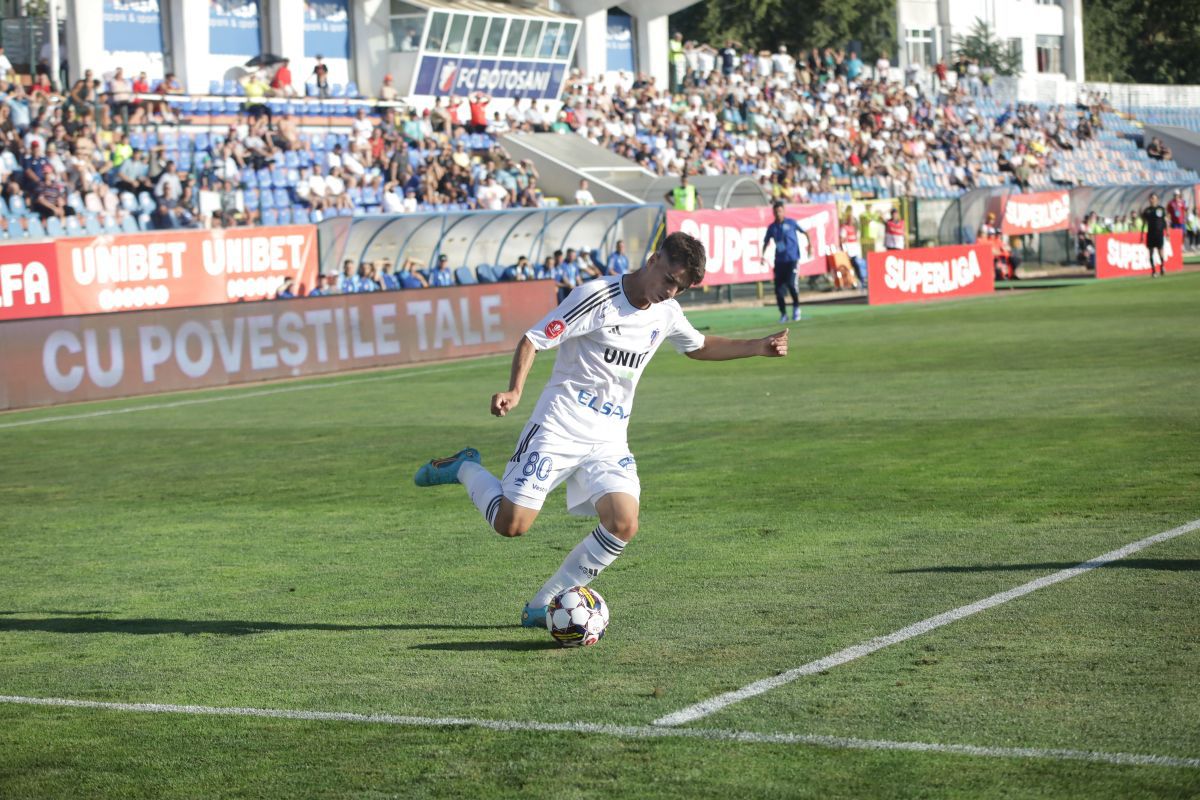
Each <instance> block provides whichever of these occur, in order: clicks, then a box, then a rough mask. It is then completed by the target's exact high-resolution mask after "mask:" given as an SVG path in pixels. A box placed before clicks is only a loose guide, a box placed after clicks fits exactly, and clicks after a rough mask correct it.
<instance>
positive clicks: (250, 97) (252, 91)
mask: <svg viewBox="0 0 1200 800" xmlns="http://www.w3.org/2000/svg"><path fill="white" fill-rule="evenodd" d="M241 84H242V90H243V91H244V92H245V93H246V102H245V103H244V105H243V108H244V109H245V111H246V114H247V115H248V116H249V117H250V118H251V119H258V118H259V117H264V116H265V117H266V118H267V126H268V127H269V126H270V125H271V123H272V119H271V107H270V106H269V105H268V104H267V99H266V98H267V92H269V91H270V89H271V86H270V84H268V83H267V82H266V81H264V80H263V77H262V74H261V73H260V72H259V71H258V70H255V71H254V72H251V73H250V74H249V75H247V76H246V77H244V78H242V80H241Z"/></svg>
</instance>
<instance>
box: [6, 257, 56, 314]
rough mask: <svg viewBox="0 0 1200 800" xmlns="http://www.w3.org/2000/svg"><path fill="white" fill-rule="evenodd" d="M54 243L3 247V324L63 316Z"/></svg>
mask: <svg viewBox="0 0 1200 800" xmlns="http://www.w3.org/2000/svg"><path fill="white" fill-rule="evenodd" d="M56 264H57V260H56V257H55V254H54V243H53V242H38V243H37V244H13V245H6V246H4V247H0V320H3V319H26V318H28V317H54V316H58V315H59V314H61V313H62V292H60V291H59V288H58V270H57V269H56V268H55V265H56Z"/></svg>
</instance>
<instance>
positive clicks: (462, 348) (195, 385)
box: [0, 281, 555, 409]
mask: <svg viewBox="0 0 1200 800" xmlns="http://www.w3.org/2000/svg"><path fill="white" fill-rule="evenodd" d="M554 305H555V295H554V286H553V284H551V283H550V282H548V281H529V282H524V281H522V282H516V281H514V282H512V283H500V284H485V285H481V286H460V287H453V288H446V289H420V290H416V291H403V292H376V293H371V294H354V295H332V296H328V297H310V298H303V299H298V300H275V301H267V302H262V303H224V304H221V305H211V306H198V307H192V308H179V309H164V310H156V311H139V312H131V313H123V314H93V315H89V316H71V317H56V318H49V319H28V320H14V321H11V322H3V323H0V363H3V364H4V369H3V370H0V409H11V408H25V407H29V406H44V405H55V404H58V403H68V402H75V401H79V400H100V399H104V398H111V397H125V396H129V395H142V394H156V393H159V392H173V391H180V390H185V389H201V388H207V387H213V386H226V385H229V384H235V383H248V382H251V381H263V380H272V379H277V378H291V377H300V376H305V375H320V374H324V373H331V372H343V371H346V370H352V369H362V368H365V367H382V366H396V365H402V364H411V363H416V362H421V361H441V360H445V359H451V358H460V357H463V356H478V355H486V354H488V353H500V352H507V351H509V350H512V348H513V347H514V346H515V344H516V342H517V340H518V338H519V337H520V336H521V335H522V334H523V333H524V332H525V331H526V330H528V329H529V326H531V325H533V324H535V323H536V322H537V321H538V320H539V319H541V318H542V317H543V316H545V315H546V314H547V313H549V312H550V310H551V309H552V308H553V307H554Z"/></svg>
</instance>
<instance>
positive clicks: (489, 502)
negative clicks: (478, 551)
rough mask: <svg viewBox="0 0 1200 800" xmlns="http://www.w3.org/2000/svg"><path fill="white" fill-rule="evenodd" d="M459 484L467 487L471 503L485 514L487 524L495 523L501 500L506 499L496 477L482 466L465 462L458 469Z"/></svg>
mask: <svg viewBox="0 0 1200 800" xmlns="http://www.w3.org/2000/svg"><path fill="white" fill-rule="evenodd" d="M458 482H459V483H461V484H462V485H463V486H465V487H467V494H468V495H470V497H471V502H472V503H474V504H475V507H476V508H478V509H479V513H480V514H483V518H484V519H485V520H487V524H488V525H491V524H492V523H494V522H495V521H496V514H498V513H499V512H500V500H501V498H503V497H504V494H503V493H502V492H501V490H500V481H499V480H498V479H497V478H496V476H495V475H493V474H492V473H490V472H488V471H487V470H486V469H484V467H483V465H482V464H476V463H475V462H474V461H464V462H463V463H462V464H461V465H460V466H459V468H458Z"/></svg>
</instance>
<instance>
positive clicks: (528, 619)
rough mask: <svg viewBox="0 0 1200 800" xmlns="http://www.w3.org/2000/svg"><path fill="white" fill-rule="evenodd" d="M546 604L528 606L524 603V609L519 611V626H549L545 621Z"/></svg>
mask: <svg viewBox="0 0 1200 800" xmlns="http://www.w3.org/2000/svg"><path fill="white" fill-rule="evenodd" d="M546 608H547V607H546V606H536V607H534V606H530V605H529V604H528V603H526V604H525V609H524V610H523V611H522V612H521V627H522V628H546V627H549V626H548V624H547V622H546Z"/></svg>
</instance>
